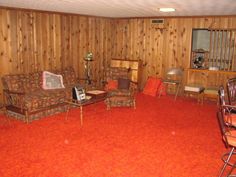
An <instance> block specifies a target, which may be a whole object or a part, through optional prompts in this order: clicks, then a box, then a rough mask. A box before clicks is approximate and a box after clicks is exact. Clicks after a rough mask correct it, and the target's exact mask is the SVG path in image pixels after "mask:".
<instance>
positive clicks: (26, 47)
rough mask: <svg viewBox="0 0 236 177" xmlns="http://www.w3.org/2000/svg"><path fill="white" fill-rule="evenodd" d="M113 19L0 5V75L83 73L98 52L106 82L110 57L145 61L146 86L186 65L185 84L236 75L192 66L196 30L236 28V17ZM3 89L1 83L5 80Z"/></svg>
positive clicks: (96, 68) (98, 72)
mask: <svg viewBox="0 0 236 177" xmlns="http://www.w3.org/2000/svg"><path fill="white" fill-rule="evenodd" d="M162 19H164V24H159V25H156V24H155V25H154V24H152V23H151V18H127V19H110V18H100V17H89V16H80V15H72V14H62V13H49V12H38V11H30V10H29V11H26V10H15V9H4V8H1V9H0V67H1V70H0V76H2V75H4V74H9V73H30V72H34V71H39V70H55V69H61V68H64V67H67V66H73V67H74V69H75V71H76V74H77V76H78V77H81V78H82V77H84V61H83V57H84V56H85V54H86V53H87V52H88V51H91V52H93V53H94V59H95V60H94V61H93V62H92V63H91V68H92V76H93V79H96V80H102V77H103V69H104V68H105V67H107V66H109V65H110V59H111V58H119V59H130V60H141V61H142V62H141V63H142V65H141V69H142V79H141V88H142V87H143V86H144V84H145V82H146V80H147V78H148V76H157V77H162V76H163V74H164V72H165V71H166V69H168V68H169V67H174V66H178V67H183V68H184V69H185V74H184V84H187V83H194V82H197V83H198V82H202V83H203V84H205V83H209V85H219V84H221V83H225V80H226V79H227V78H229V77H235V74H234V73H231V74H226V73H221V74H217V72H216V73H206V72H202V73H199V72H196V71H193V70H188V68H189V65H190V54H191V37H192V28H236V16H229V17H226V16H225V17H224V16H223V17H186V18H183V17H179V18H173V17H168V18H162ZM0 93H2V85H1V82H0Z"/></svg>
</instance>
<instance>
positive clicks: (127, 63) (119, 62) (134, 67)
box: [110, 58, 142, 89]
mask: <svg viewBox="0 0 236 177" xmlns="http://www.w3.org/2000/svg"><path fill="white" fill-rule="evenodd" d="M140 66H141V60H128V59H117V58H113V59H111V65H110V67H123V68H127V69H129V72H130V75H131V80H132V81H133V82H136V83H137V84H138V88H139V89H140V87H141V85H140V84H141V79H142V78H141V76H142V71H141V67H140Z"/></svg>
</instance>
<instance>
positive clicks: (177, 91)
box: [175, 84, 180, 100]
mask: <svg viewBox="0 0 236 177" xmlns="http://www.w3.org/2000/svg"><path fill="white" fill-rule="evenodd" d="M179 88H180V84H178V86H177V89H176V93H175V100H176V99H177V95H178V93H179Z"/></svg>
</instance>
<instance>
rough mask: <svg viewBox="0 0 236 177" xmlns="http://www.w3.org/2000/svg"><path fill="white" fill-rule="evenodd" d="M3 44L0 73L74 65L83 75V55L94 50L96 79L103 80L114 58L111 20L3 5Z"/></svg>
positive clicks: (0, 41)
mask: <svg viewBox="0 0 236 177" xmlns="http://www.w3.org/2000/svg"><path fill="white" fill-rule="evenodd" d="M0 46H1V47H0V66H1V70H0V76H2V75H4V74H14V73H30V72H34V71H40V70H56V69H61V68H65V67H68V66H73V67H74V69H75V71H76V74H77V76H78V77H80V78H83V77H84V64H85V62H84V60H83V58H84V56H85V55H86V53H87V52H88V51H91V52H93V54H94V61H93V62H92V63H91V66H92V73H93V79H96V80H102V78H101V77H102V73H103V72H102V70H103V65H105V64H108V63H109V59H110V58H111V19H109V18H97V17H89V16H79V15H69V14H59V13H48V12H38V11H26V10H15V9H4V8H2V9H0ZM1 84H2V83H0V93H2V85H1ZM0 96H1V95H0ZM0 100H1V99H0Z"/></svg>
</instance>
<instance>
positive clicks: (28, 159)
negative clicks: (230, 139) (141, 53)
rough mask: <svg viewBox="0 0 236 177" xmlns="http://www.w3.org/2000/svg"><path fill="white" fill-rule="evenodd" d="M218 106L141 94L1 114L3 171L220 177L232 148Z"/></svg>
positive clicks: (28, 175) (7, 174)
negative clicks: (57, 110) (38, 115)
mask: <svg viewBox="0 0 236 177" xmlns="http://www.w3.org/2000/svg"><path fill="white" fill-rule="evenodd" d="M216 111H217V106H216V104H213V103H209V104H204V105H199V104H197V103H196V100H192V99H186V98H178V99H177V100H176V101H174V98H173V97H169V96H163V97H161V98H157V97H151V96H146V95H143V94H139V95H138V96H137V109H136V110H134V109H130V108H112V109H111V110H108V111H107V110H106V107H105V105H104V103H103V102H101V103H98V104H94V105H89V106H87V107H84V125H83V127H81V126H80V119H79V109H72V110H71V111H70V112H69V115H68V120H65V115H66V114H65V113H62V114H59V115H55V116H49V117H45V118H43V119H40V120H38V121H34V122H32V123H30V124H28V125H27V124H25V123H22V122H21V121H17V120H13V119H10V124H8V122H7V121H6V120H5V118H4V117H3V116H1V117H0V121H1V122H0V123H1V124H0V176H1V177H203V176H204V177H214V176H217V174H218V173H219V169H220V167H221V165H222V161H221V160H220V157H221V155H222V154H223V153H224V152H226V151H227V150H226V149H225V147H224V144H223V142H222V141H221V135H220V129H219V126H218V122H217V118H216Z"/></svg>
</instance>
